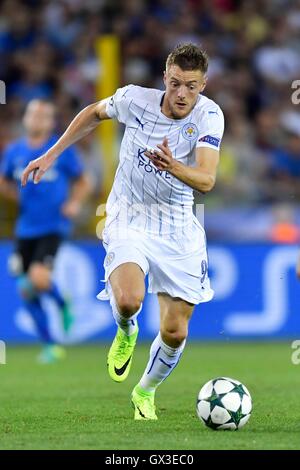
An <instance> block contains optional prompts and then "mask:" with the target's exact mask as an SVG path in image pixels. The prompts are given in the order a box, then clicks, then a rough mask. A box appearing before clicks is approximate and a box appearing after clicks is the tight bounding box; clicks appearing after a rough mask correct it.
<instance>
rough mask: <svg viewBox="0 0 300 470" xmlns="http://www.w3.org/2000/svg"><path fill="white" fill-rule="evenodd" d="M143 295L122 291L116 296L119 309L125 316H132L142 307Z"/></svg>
mask: <svg viewBox="0 0 300 470" xmlns="http://www.w3.org/2000/svg"><path fill="white" fill-rule="evenodd" d="M142 301H143V299H142V297H141V296H140V295H138V294H137V293H130V292H120V293H119V294H118V295H117V296H116V302H117V305H118V310H119V312H120V314H121V315H123V316H124V317H131V316H132V315H134V314H135V313H136V312H137V311H138V310H139V308H140V306H141V304H142Z"/></svg>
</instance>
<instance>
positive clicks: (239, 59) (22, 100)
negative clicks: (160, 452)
mask: <svg viewBox="0 0 300 470" xmlns="http://www.w3.org/2000/svg"><path fill="white" fill-rule="evenodd" d="M106 33H112V34H115V35H117V36H118V37H119V39H120V45H121V57H122V69H121V70H122V78H121V84H120V85H124V84H127V83H134V84H141V85H143V86H148V87H158V88H163V82H162V71H163V69H164V58H165V57H166V55H167V54H168V52H169V51H170V50H171V49H172V48H173V47H174V46H175V45H176V44H178V43H183V42H196V43H199V44H202V46H203V48H204V49H205V50H206V51H207V52H208V54H209V57H210V65H209V72H208V76H209V81H208V85H207V88H206V90H205V94H207V95H208V96H209V97H211V98H212V99H214V100H215V101H216V102H217V103H218V104H219V105H220V106H221V108H222V109H223V111H224V113H225V118H226V130H225V136H224V140H223V146H222V158H221V164H220V171H219V177H218V182H217V185H216V187H215V189H214V190H213V192H212V193H211V195H210V196H209V197H208V198H207V206H208V207H210V208H211V209H226V208H231V207H233V206H236V205H240V206H243V205H244V206H245V205H246V206H249V205H252V206H253V205H254V206H256V205H262V204H263V205H267V206H272V205H273V204H277V203H282V202H284V203H286V204H287V205H288V207H291V206H292V205H293V204H296V203H297V202H299V200H300V189H299V188H300V186H299V184H298V181H299V177H300V104H298V105H297V100H296V99H294V103H293V102H292V94H293V93H294V97H297V93H296V92H297V90H294V89H293V88H292V83H293V81H294V80H297V79H298V80H300V1H299V0H252V1H249V0H248V1H247V0H126V2H122V1H120V0H85V1H84V2H82V1H81V0H59V1H58V0H22V1H21V0H4V1H3V2H1V6H0V59H1V60H0V78H1V79H2V80H4V82H5V84H6V91H7V104H6V105H4V106H3V105H1V106H0V152H1V150H3V148H5V146H6V145H7V143H8V142H9V141H10V140H12V139H14V138H16V137H17V136H18V135H19V134H20V133H21V132H22V128H21V120H20V116H21V115H22V112H23V109H24V106H25V105H26V103H27V102H28V101H29V100H31V99H32V98H34V97H42V98H50V99H51V100H53V101H54V102H55V103H56V105H57V107H58V109H59V116H58V118H59V121H58V122H59V129H60V130H63V129H64V128H65V127H66V125H67V124H68V123H69V122H70V121H71V119H72V117H73V116H74V114H75V113H76V112H77V111H78V110H79V109H81V108H82V107H84V106H85V105H87V104H89V103H91V102H93V101H95V81H96V78H97V76H98V75H99V74H101V63H100V64H99V62H98V59H97V57H96V55H95V51H94V43H95V39H96V38H97V36H98V35H101V34H106ZM298 97H299V98H300V93H299V94H298ZM298 101H300V100H299V99H298ZM79 148H80V150H81V152H82V154H83V156H84V159H85V161H86V164H87V167H88V169H89V171H90V173H91V175H93V178H94V187H95V191H94V193H95V194H94V200H96V199H97V197H98V195H99V194H100V193H101V165H100V164H99V163H100V160H101V157H100V153H101V149H99V148H98V146H97V144H96V142H95V140H94V138H93V137H88V138H87V139H85V140H83V141H82V142H81V143H79ZM0 159H1V153H0ZM200 200H201V199H200ZM3 207H4V202H3V201H2V200H1V201H0V215H1V212H2V213H3V210H4V209H3ZM89 210H90V211H95V204H94V203H92V204H91V205H90V206H89ZM93 215H94V212H93ZM88 219H89V212H88V213H87V214H86V215H85V219H84V223H83V225H82V233H86V232H87V231H88V228H87V221H88Z"/></svg>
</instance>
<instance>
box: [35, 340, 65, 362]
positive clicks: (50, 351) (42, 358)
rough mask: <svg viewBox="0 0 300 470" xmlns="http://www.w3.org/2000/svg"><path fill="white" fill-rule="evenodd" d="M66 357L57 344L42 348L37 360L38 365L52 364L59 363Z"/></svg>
mask: <svg viewBox="0 0 300 470" xmlns="http://www.w3.org/2000/svg"><path fill="white" fill-rule="evenodd" d="M65 357H66V351H65V350H64V348H62V347H61V346H58V345H57V344H48V345H47V346H44V348H43V350H42V351H41V353H40V354H39V356H38V358H37V360H38V362H39V363H40V364H52V363H53V362H57V361H61V360H62V359H64V358H65Z"/></svg>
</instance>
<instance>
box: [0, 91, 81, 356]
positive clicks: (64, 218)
mask: <svg viewBox="0 0 300 470" xmlns="http://www.w3.org/2000/svg"><path fill="white" fill-rule="evenodd" d="M23 123H24V127H25V131H26V135H25V136H24V137H22V138H20V139H18V140H16V141H15V142H13V143H11V144H10V145H9V146H8V148H7V149H6V150H5V152H4V155H3V159H2V161H1V167H0V189H1V192H2V194H3V195H4V196H5V197H8V198H10V199H13V200H15V201H17V203H18V205H19V208H20V211H19V217H18V220H17V224H16V250H15V254H14V255H13V257H12V258H11V263H10V264H11V267H12V270H13V271H14V274H15V275H17V284H18V289H19V292H20V294H21V297H22V299H23V302H24V306H25V307H26V310H27V311H28V312H29V313H30V314H31V317H32V319H33V320H34V323H35V327H36V330H37V332H38V334H39V336H40V339H41V340H42V342H43V344H44V347H43V350H42V352H41V354H40V355H39V361H40V362H43V363H49V362H54V361H55V360H58V359H60V358H62V357H63V356H64V355H65V352H64V350H63V348H61V347H60V346H59V345H57V344H55V341H54V339H53V338H52V336H51V333H50V331H49V326H48V321H47V314H46V312H45V311H44V309H43V303H42V296H43V295H45V294H47V295H48V296H50V297H52V299H54V301H55V302H56V303H57V305H58V307H59V311H60V312H61V316H62V320H63V326H64V329H65V331H68V330H69V328H70V327H71V322H72V315H71V312H70V308H69V303H68V301H67V300H66V299H65V298H64V296H63V295H62V293H61V292H60V290H59V288H58V287H57V285H56V284H55V283H54V282H53V280H52V279H51V269H52V266H53V261H54V257H55V255H56V252H57V250H58V248H59V245H60V243H61V241H62V240H63V238H65V237H66V236H67V235H68V234H69V232H70V229H71V220H70V219H72V218H73V217H75V216H76V215H77V214H78V213H79V211H80V207H81V204H82V201H83V200H84V198H85V197H86V195H87V193H88V191H89V183H88V180H87V177H86V175H85V173H84V170H83V166H82V163H81V160H80V157H79V155H78V153H77V150H76V149H75V148H74V147H70V148H69V149H67V150H65V151H64V152H63V153H62V155H61V158H60V160H58V161H57V162H56V163H55V165H53V167H52V169H51V171H49V172H48V174H47V175H46V176H45V178H44V180H43V183H42V184H41V185H38V186H37V185H35V184H34V183H33V182H30V183H29V184H28V185H27V187H26V188H23V189H22V190H21V191H20V189H21V187H20V179H21V175H22V172H23V170H24V168H25V167H26V166H27V164H28V163H29V162H30V161H31V160H32V159H34V158H36V157H37V156H38V155H41V154H43V153H45V152H47V150H48V149H50V148H51V147H52V145H53V144H54V143H55V142H56V141H57V136H56V135H55V134H53V130H54V127H55V106H54V105H53V104H52V103H51V102H48V101H43V100H33V101H31V102H30V103H29V104H28V105H27V108H26V111H25V114H24V119H23Z"/></svg>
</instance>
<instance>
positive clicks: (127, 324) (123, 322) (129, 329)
mask: <svg viewBox="0 0 300 470" xmlns="http://www.w3.org/2000/svg"><path fill="white" fill-rule="evenodd" d="M110 305H111V308H112V313H113V316H114V319H115V322H116V324H117V325H118V326H119V327H120V328H121V330H123V331H124V333H125V334H126V335H128V336H130V335H132V334H133V333H135V331H136V329H137V316H138V314H139V313H140V311H141V310H142V306H143V304H141V306H140V308H139V309H138V311H137V312H136V313H135V314H134V315H133V316H132V317H130V318H126V317H124V316H123V315H121V314H120V312H119V311H118V307H117V304H116V301H115V298H114V296H113V295H112V294H111V296H110Z"/></svg>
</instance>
